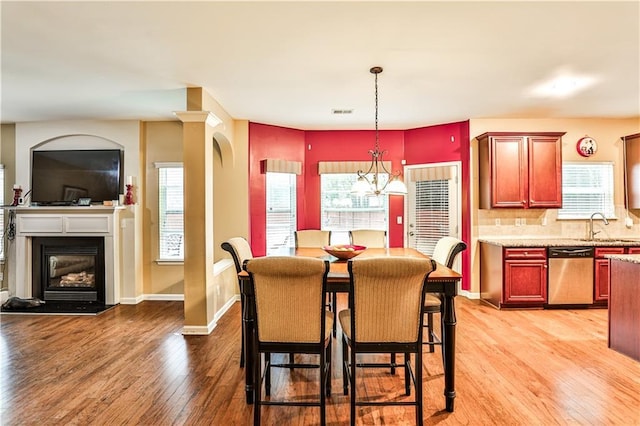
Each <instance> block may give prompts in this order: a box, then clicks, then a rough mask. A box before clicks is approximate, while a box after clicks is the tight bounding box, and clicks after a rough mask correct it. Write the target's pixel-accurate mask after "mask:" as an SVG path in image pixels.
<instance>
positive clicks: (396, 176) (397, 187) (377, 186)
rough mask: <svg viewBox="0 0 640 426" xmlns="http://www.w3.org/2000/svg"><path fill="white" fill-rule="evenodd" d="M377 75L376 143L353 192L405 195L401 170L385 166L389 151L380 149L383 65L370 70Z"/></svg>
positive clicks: (359, 174)
mask: <svg viewBox="0 0 640 426" xmlns="http://www.w3.org/2000/svg"><path fill="white" fill-rule="evenodd" d="M369 72H371V73H372V74H373V75H374V76H375V85H376V144H375V147H374V149H373V150H369V154H370V155H371V165H370V166H369V169H368V170H367V171H366V172H365V171H362V170H358V180H357V181H356V183H354V184H353V187H352V188H351V192H355V193H357V194H358V195H376V196H377V195H380V194H390V195H404V194H406V193H407V187H406V186H405V184H404V182H402V180H401V179H400V172H396V173H391V172H389V171H388V170H387V168H386V167H385V166H384V162H383V161H382V156H383V155H384V154H386V153H387V151H380V135H379V132H378V74H380V73H381V72H382V67H373V68H371V69H370V70H369ZM381 174H386V175H388V177H389V178H388V179H387V181H386V182H381V179H380V177H381V176H380V175H381Z"/></svg>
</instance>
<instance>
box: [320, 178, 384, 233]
mask: <svg viewBox="0 0 640 426" xmlns="http://www.w3.org/2000/svg"><path fill="white" fill-rule="evenodd" d="M357 178H358V176H357V175H356V174H355V173H324V174H321V175H320V180H321V193H320V194H321V197H322V202H321V206H320V210H321V212H320V220H321V225H320V226H321V228H322V229H323V230H327V231H331V243H332V244H348V243H349V231H350V230H352V229H379V230H383V231H387V232H388V217H389V197H388V196H386V195H380V196H378V197H376V196H364V197H363V196H359V195H357V194H352V193H351V187H352V186H353V184H354V183H355V181H356V179H357ZM379 178H380V179H381V182H382V184H383V185H384V183H385V182H386V180H387V179H388V176H387V175H386V174H383V175H380V176H379Z"/></svg>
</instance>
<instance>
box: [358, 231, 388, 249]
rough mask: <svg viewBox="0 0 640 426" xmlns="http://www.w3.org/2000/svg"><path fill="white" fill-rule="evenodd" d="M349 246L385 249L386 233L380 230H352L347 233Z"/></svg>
mask: <svg viewBox="0 0 640 426" xmlns="http://www.w3.org/2000/svg"><path fill="white" fill-rule="evenodd" d="M349 241H350V242H351V244H355V245H359V246H365V247H367V248H386V247H387V231H384V230H380V229H354V230H352V231H349Z"/></svg>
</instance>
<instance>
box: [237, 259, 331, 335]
mask: <svg viewBox="0 0 640 426" xmlns="http://www.w3.org/2000/svg"><path fill="white" fill-rule="evenodd" d="M244 267H245V269H246V271H247V272H249V274H250V276H251V280H252V283H253V286H254V294H255V307H256V320H257V322H256V330H257V333H258V340H259V341H261V342H296V343H319V342H322V341H324V339H326V338H327V337H328V336H329V335H330V333H331V330H332V327H333V314H332V313H330V312H326V310H325V306H324V292H325V286H326V277H327V273H328V271H329V262H327V261H324V260H321V259H317V258H310V257H309V258H305V257H281V256H270V257H261V258H254V259H250V260H248V261H247V262H246V263H245V265H244ZM326 320H329V321H327V322H328V323H325V321H326ZM323 324H326V328H325V326H323ZM321 333H324V336H322V334H321Z"/></svg>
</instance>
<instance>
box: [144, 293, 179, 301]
mask: <svg viewBox="0 0 640 426" xmlns="http://www.w3.org/2000/svg"><path fill="white" fill-rule="evenodd" d="M143 297H144V300H155V301H169V302H180V301H182V302H184V294H145V295H144V296H143Z"/></svg>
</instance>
